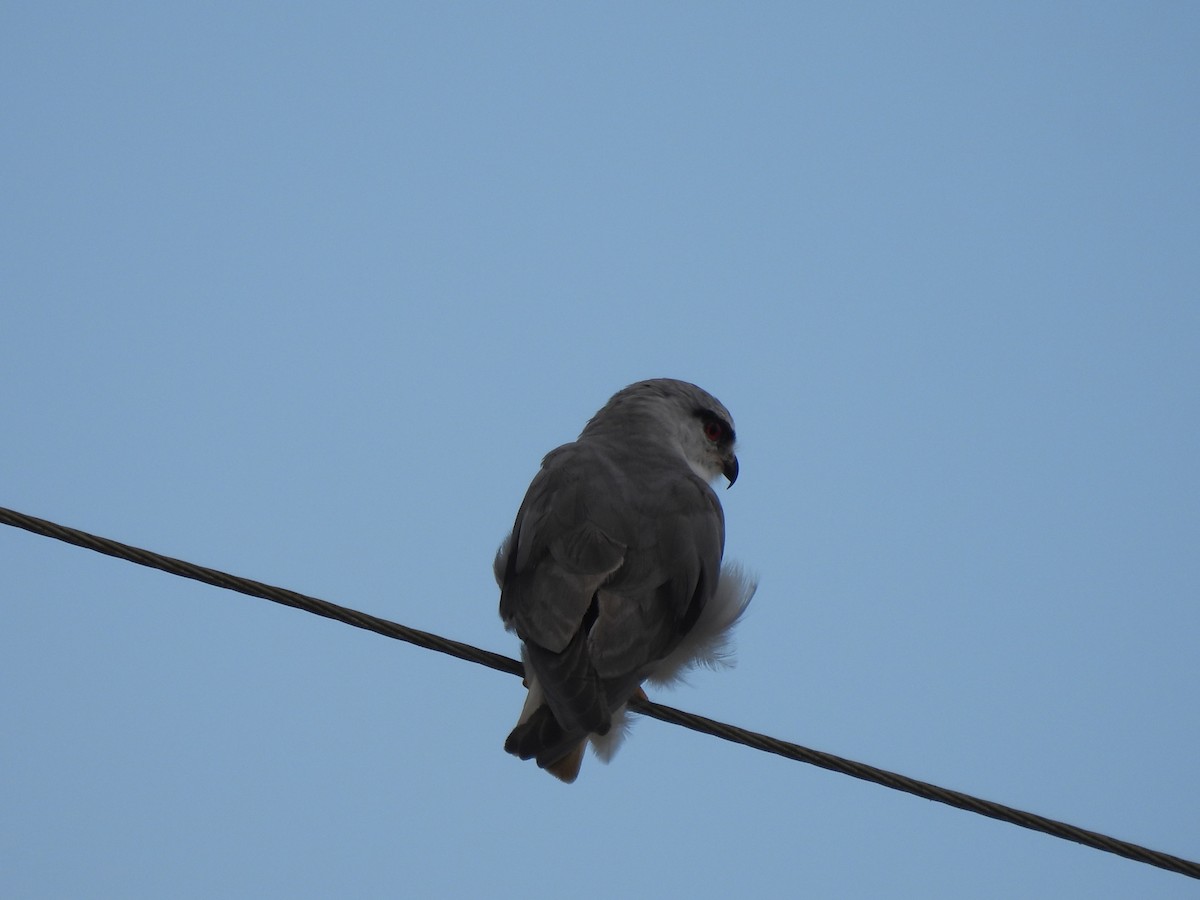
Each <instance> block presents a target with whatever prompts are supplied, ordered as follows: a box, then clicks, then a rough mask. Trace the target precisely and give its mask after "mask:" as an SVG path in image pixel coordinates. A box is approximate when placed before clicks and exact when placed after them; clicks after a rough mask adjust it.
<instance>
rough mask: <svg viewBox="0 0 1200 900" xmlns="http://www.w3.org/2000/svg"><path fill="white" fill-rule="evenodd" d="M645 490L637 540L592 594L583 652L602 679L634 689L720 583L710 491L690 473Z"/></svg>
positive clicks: (717, 518)
mask: <svg viewBox="0 0 1200 900" xmlns="http://www.w3.org/2000/svg"><path fill="white" fill-rule="evenodd" d="M649 483H650V484H651V485H652V488H651V490H649V491H648V492H646V493H643V495H642V500H643V503H642V504H639V506H640V507H641V509H640V510H639V512H640V514H641V516H642V520H643V522H644V523H645V524H646V526H647V527H646V529H645V530H644V532H643V533H642V534H641V535H640V537H641V538H642V539H641V540H639V541H638V542H636V544H635V545H634V546H632V547H630V548H629V550H628V552H627V553H626V557H625V560H624V565H623V566H622V567H621V569H620V570H618V571H617V572H616V573H615V575H614V577H613V578H612V579H611V580H610V581H609V582H607V583H605V584H604V585H602V586H601V587H600V589H599V591H598V594H597V600H598V616H597V619H596V622H595V624H594V625H593V626H592V629H591V632H590V635H589V637H588V646H589V652H590V656H591V659H592V664H593V665H594V666H595V667H596V671H597V672H598V673H599V674H600V676H601V678H605V679H618V680H625V676H633V678H634V680H635V683H640V681H641V680H642V677H643V676H644V670H645V668H646V666H647V665H648V664H649V663H652V662H655V661H657V660H659V659H661V658H662V657H664V656H666V655H667V654H669V653H670V652H671V651H672V650H674V649H675V647H676V646H677V645H678V644H679V642H680V641H681V640H682V639H683V637H684V636H685V635H686V634H687V633H688V632H689V631H690V630H691V628H692V626H693V625H694V624H695V623H696V620H697V618H699V616H700V613H701V611H702V610H703V609H704V607H705V605H706V604H707V603H708V601H709V599H710V598H711V597H712V594H713V591H714V590H715V589H716V586H717V581H718V579H719V576H720V568H721V556H722V553H723V550H724V540H725V522H724V515H723V513H722V511H721V505H720V503H719V502H718V501H717V498H716V495H715V494H714V493H713V490H712V488H710V487H709V486H708V485H707V484H705V483H704V481H702V480H701V479H700V478H698V477H696V476H695V475H693V474H691V473H690V472H688V473H686V474H684V475H682V476H680V475H677V476H675V477H674V478H669V479H651V480H650V482H649ZM621 699H622V701H623V700H624V699H625V698H621Z"/></svg>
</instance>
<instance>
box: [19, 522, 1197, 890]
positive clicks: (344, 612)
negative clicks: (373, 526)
mask: <svg viewBox="0 0 1200 900" xmlns="http://www.w3.org/2000/svg"><path fill="white" fill-rule="evenodd" d="M0 523H2V524H5V525H12V526H13V527H15V528H22V529H24V530H25V531H30V532H33V533H34V534H40V535H42V536H44V537H49V538H54V539H56V540H60V541H64V542H66V543H68V544H75V545H76V546H78V547H84V548H86V549H88V550H95V551H96V552H97V553H104V554H106V555H108V556H115V557H116V558H118V559H124V560H127V561H129V562H133V563H137V564H138V565H142V566H148V567H150V568H152V569H160V570H162V571H163V572H167V573H169V574H172V575H179V576H181V577H183V578H191V579H193V580H195V581H200V582H203V583H205V584H211V585H213V586H215V587H220V588H225V589H226V590H231V591H237V592H238V593H241V594H247V595H249V596H251V597H260V598H262V599H264V600H271V601H273V602H275V603H282V604H283V605H284V606H291V607H294V608H296V609H302V610H304V611H305V612H310V613H314V614H316V615H318V616H324V617H325V618H327V619H335V620H336V621H338V622H345V623H346V624H347V625H353V626H354V627H356V628H364V629H366V630H367V631H373V632H375V633H376V634H382V635H383V636H384V637H390V638H395V639H396V640H400V641H407V642H408V643H410V644H416V645H417V646H418V647H424V648H425V649H426V650H436V651H437V652H439V653H446V654H449V655H450V656H454V657H457V658H458V659H463V660H466V661H468V662H473V663H477V664H479V665H482V666H487V667H488V668H491V669H496V670H498V671H500V672H507V673H509V674H511V675H523V674H524V669H523V667H522V665H521V663H519V662H518V661H517V660H515V659H509V658H508V657H507V656H501V655H500V654H498V653H492V652H490V651H488V650H481V649H479V648H478V647H472V646H471V645H470V644H463V643H460V642H459V641H452V640H449V639H448V638H444V637H440V636H439V635H436V634H430V633H429V632H427V631H419V630H417V629H415V628H409V627H407V626H406V625H400V624H399V623H396V622H391V621H388V620H387V619H381V618H379V617H377V616H372V615H369V614H368V613H364V612H359V611H358V610H354V609H349V608H348V607H345V606H338V605H337V604H336V603H329V602H328V601H326V600H320V599H318V598H316V597H310V596H308V595H306V594H300V593H297V592H296V591H289V590H287V589H285V588H280V587H274V586H273V585H269V584H263V583H262V582H259V581H251V580H250V579H248V578H241V577H239V576H237V575H230V574H229V573H227V572H222V571H219V570H218V569H210V568H207V567H206V566H198V565H196V564H194V563H189V562H185V561H184V560H180V559H173V558H172V557H169V556H163V555H162V554H159V553H154V552H152V551H150V550H143V549H141V548H139V547H133V546H130V545H129V544H122V543H120V542H119V541H114V540H110V539H109V538H103V537H99V536H97V535H94V534H88V533H87V532H86V531H79V530H78V529H75V528H68V527H67V526H65V525H58V524H56V523H54V522H49V521H47V520H45V519H38V518H36V517H34V516H29V515H25V514H24V513H19V512H16V511H15V510H11V509H5V508H4V507H0ZM629 707H630V708H631V709H633V710H634V711H636V712H638V713H641V714H642V715H644V716H649V717H650V718H654V719H658V720H660V721H662V722H668V723H671V724H673V725H681V726H683V727H684V728H690V729H692V730H693V731H698V732H700V733H702V734H708V735H711V736H713V737H718V738H721V739H722V740H726V741H732V742H733V743H736V744H744V745H745V746H747V747H753V748H754V749H756V750H761V751H763V752H765V753H774V754H776V755H778V756H782V757H785V758H786V759H791V760H796V761H797V762H804V763H808V764H810V765H814V766H819V767H821V768H823V769H828V770H830V771H831V772H838V773H840V774H842V775H850V776H852V777H854V778H859V779H862V780H863V781H870V782H872V783H874V784H881V785H883V786H884V787H889V788H892V789H893V790H897V791H905V792H907V793H909V794H915V795H916V796H918V797H923V798H925V799H926V800H934V801H936V802H938V803H945V804H947V805H948V806H954V807H957V808H958V809H964V810H967V811H968V812H973V813H978V814H979V815H982V816H989V817H990V818H993V819H999V820H1000V821H1002V822H1009V823H1011V824H1013V825H1020V826H1021V827H1022V828H1029V829H1032V830H1033V831H1041V832H1044V833H1045V834H1049V835H1053V836H1054V837H1058V838H1062V839H1064V840H1068V841H1074V842H1075V843H1078V844H1083V845H1084V846H1086V847H1092V848H1094V849H1096V850H1103V851H1105V852H1106V853H1114V854H1116V855H1117V856H1123V857H1125V858H1126V859H1132V860H1134V861H1136V862H1141V863H1146V864H1148V865H1151V866H1157V867H1159V868H1160V869H1166V870H1168V871H1170V872H1178V873H1179V874H1181V875H1187V876H1188V877H1190V878H1197V879H1200V863H1196V862H1193V861H1191V860H1187V859H1182V858H1181V857H1178V856H1171V855H1170V854H1167V853H1161V852H1159V851H1157V850H1151V849H1149V848H1146V847H1141V846H1139V845H1137V844H1131V843H1129V842H1128V841H1122V840H1118V839H1117V838H1114V837H1109V836H1108V835H1104V834H1100V833H1098V832H1095V831H1088V830H1086V829H1083V828H1078V827H1076V826H1074V825H1068V824H1067V823H1065V822H1059V821H1056V820H1054V819H1047V818H1046V817H1044V816H1039V815H1036V814H1034V813H1030V812H1024V811H1022V810H1019V809H1014V808H1013V807H1011V806H1004V805H1002V804H999V803H993V802H992V801H990V800H983V799H980V798H979V797H973V796H971V795H970V794H963V793H961V792H959V791H952V790H949V789H947V788H942V787H938V786H937V785H934V784H929V783H928V782H924V781H918V780H916V779H915V778H909V777H908V776H906V775H900V774H897V773H896V772H889V771H887V770H886V769H877V768H875V767H874V766H868V765H866V764H865V763H859V762H854V761H853V760H849V759H844V758H842V757H840V756H834V755H833V754H831V753H825V752H823V751H820V750H812V749H810V748H808V747H802V746H801V745H799V744H793V743H791V742H789V741H782V740H779V739H778V738H773V737H770V736H769V735H765V734H759V733H757V732H754V731H748V730H746V729H744V728H739V727H737V726H735V725H728V724H726V723H724V722H717V721H715V720H713V719H707V718H705V717H704V716H698V715H696V714H694V713H689V712H685V711H683V710H680V709H675V708H673V707H670V706H663V705H662V704H659V703H653V702H651V701H649V700H640V699H636V698H635V699H633V700H631V701H630V702H629Z"/></svg>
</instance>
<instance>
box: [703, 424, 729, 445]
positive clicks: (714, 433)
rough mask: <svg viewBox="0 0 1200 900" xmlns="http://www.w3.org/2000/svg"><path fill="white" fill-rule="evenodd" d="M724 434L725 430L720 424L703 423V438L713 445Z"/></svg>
mask: <svg viewBox="0 0 1200 900" xmlns="http://www.w3.org/2000/svg"><path fill="white" fill-rule="evenodd" d="M724 434H725V428H724V426H722V425H721V423H720V422H713V421H708V422H705V423H704V436H705V437H706V438H708V439H709V440H710V441H713V442H714V443H715V442H716V441H719V440H720V439H721V437H722V436H723V435H724Z"/></svg>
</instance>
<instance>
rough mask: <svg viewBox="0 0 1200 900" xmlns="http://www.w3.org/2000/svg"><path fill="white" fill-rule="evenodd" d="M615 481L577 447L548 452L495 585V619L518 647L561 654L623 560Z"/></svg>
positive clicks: (604, 464) (605, 466)
mask: <svg viewBox="0 0 1200 900" xmlns="http://www.w3.org/2000/svg"><path fill="white" fill-rule="evenodd" d="M615 475H616V473H615V471H614V470H613V469H612V466H611V464H609V463H608V461H607V460H606V459H604V458H603V457H602V455H601V454H598V453H597V452H595V450H594V449H593V448H589V447H588V446H586V445H583V444H579V443H575V444H567V445H565V446H563V447H560V448H558V449H557V450H555V451H553V452H551V453H550V454H549V455H548V456H547V457H546V459H545V460H544V462H543V463H542V469H541V471H540V472H538V474H537V477H535V478H534V479H533V483H532V484H530V486H529V490H528V491H527V492H526V494H525V500H524V501H523V502H522V504H521V509H520V510H519V511H518V513H517V520H516V523H515V524H514V525H513V532H512V537H511V538H510V540H509V546H508V558H507V561H506V564H505V571H504V576H503V580H502V582H501V585H500V615H501V617H502V618H503V619H504V621H505V622H506V623H507V624H509V625H510V627H512V628H515V630H516V632H517V634H518V635H519V636H520V637H521V638H522V640H525V641H532V642H533V643H535V644H537V645H538V646H539V647H542V648H545V649H546V650H550V651H552V652H554V653H561V652H562V651H563V650H564V649H565V648H566V647H567V645H568V644H569V643H570V642H571V640H572V638H573V637H574V636H575V634H576V633H577V632H578V631H579V629H580V626H581V624H582V623H583V619H584V617H585V616H586V614H587V611H588V607H589V606H591V603H592V598H593V597H594V596H595V594H596V590H597V589H598V588H599V587H600V585H601V584H603V583H604V581H605V579H607V578H608V577H609V576H610V575H611V574H612V573H613V572H614V571H616V570H617V569H618V568H619V567H620V566H621V563H622V562H623V561H624V558H625V550H626V547H627V544H628V537H629V536H628V535H627V534H625V533H624V531H623V529H622V525H621V522H620V516H619V515H618V513H617V510H616V508H615V506H614V498H613V497H612V491H613V484H612V481H613V478H614V476H615Z"/></svg>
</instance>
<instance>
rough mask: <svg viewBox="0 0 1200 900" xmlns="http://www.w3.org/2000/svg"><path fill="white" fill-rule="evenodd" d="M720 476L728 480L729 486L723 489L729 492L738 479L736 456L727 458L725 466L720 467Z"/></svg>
mask: <svg viewBox="0 0 1200 900" xmlns="http://www.w3.org/2000/svg"><path fill="white" fill-rule="evenodd" d="M721 474H722V475H724V476H725V477H726V478H728V479H729V484H728V485H726V487H725V490H729V488H731V487H733V483H734V482H735V481H737V477H738V461H737V457H736V456H731V457H729V459H728V460H727V461H726V463H725V465H724V466H722V467H721Z"/></svg>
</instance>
